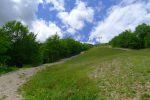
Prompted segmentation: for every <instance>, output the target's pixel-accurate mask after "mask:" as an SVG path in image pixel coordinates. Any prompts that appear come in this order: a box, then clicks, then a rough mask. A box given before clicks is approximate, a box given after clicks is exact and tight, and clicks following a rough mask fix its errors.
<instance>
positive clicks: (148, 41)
mask: <svg viewBox="0 0 150 100" xmlns="http://www.w3.org/2000/svg"><path fill="white" fill-rule="evenodd" d="M144 46H145V47H146V48H150V35H147V36H146V37H145V38H144Z"/></svg>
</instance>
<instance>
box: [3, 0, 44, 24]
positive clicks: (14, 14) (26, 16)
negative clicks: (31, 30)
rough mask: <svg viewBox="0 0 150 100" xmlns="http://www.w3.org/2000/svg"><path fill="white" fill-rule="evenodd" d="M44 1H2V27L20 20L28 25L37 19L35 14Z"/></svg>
mask: <svg viewBox="0 0 150 100" xmlns="http://www.w3.org/2000/svg"><path fill="white" fill-rule="evenodd" d="M39 3H42V0H1V1H0V25H3V24H4V23H6V22H8V21H11V20H19V21H23V22H26V23H27V24H28V25H30V23H31V22H32V21H33V20H34V19H35V18H36V15H35V12H36V11H37V10H38V4H39Z"/></svg>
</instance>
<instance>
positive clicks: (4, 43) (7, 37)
mask: <svg viewBox="0 0 150 100" xmlns="http://www.w3.org/2000/svg"><path fill="white" fill-rule="evenodd" d="M91 47H92V45H91V44H84V43H80V42H78V41H75V40H74V39H72V38H70V37H68V38H63V39H60V37H59V36H58V35H57V34H56V35H54V36H51V37H49V38H48V39H47V40H46V41H45V42H43V43H40V42H38V41H36V35H35V34H34V33H33V32H30V31H29V29H28V27H27V26H25V25H23V24H22V23H21V22H18V21H10V22H8V23H6V24H5V25H3V26H2V27H0V66H4V65H7V66H17V67H22V66H23V65H39V64H42V63H50V62H54V61H57V60H59V59H62V58H65V57H70V56H73V55H76V54H79V53H80V52H82V51H85V50H87V49H89V48H91Z"/></svg>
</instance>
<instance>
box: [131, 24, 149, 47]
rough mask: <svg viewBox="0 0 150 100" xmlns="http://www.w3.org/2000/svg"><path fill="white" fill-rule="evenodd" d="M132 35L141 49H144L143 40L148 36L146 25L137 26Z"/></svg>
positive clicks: (147, 26)
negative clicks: (138, 40) (137, 39)
mask: <svg viewBox="0 0 150 100" xmlns="http://www.w3.org/2000/svg"><path fill="white" fill-rule="evenodd" d="M134 33H135V35H136V36H137V37H138V38H139V39H140V43H141V47H142V48H144V38H145V37H146V36H147V35H149V34H150V26H149V25H146V24H141V25H138V26H137V27H136V29H135V32H134Z"/></svg>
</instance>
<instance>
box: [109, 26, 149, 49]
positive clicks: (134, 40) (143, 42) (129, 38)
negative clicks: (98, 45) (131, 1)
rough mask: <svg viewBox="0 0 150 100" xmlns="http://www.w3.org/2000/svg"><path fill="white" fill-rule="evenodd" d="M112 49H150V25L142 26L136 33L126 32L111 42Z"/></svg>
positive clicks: (136, 29)
mask: <svg viewBox="0 0 150 100" xmlns="http://www.w3.org/2000/svg"><path fill="white" fill-rule="evenodd" d="M109 43H110V44H111V46H112V47H120V48H131V49H142V48H150V25H147V24H144V23H143V24H140V25H138V26H137V27H136V28H135V31H134V32H132V31H131V30H125V31H124V32H122V33H121V34H119V35H118V36H116V37H114V38H113V39H112V40H111V41H110V42H109Z"/></svg>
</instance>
